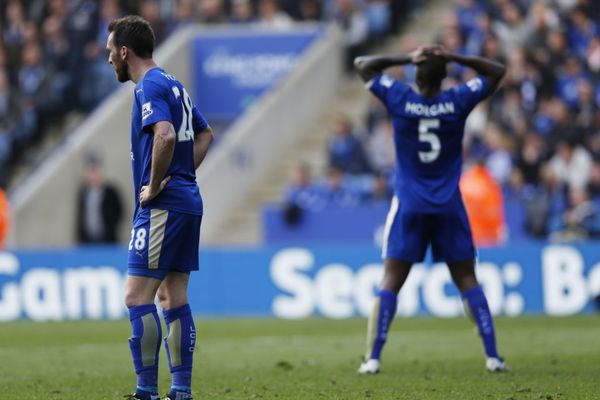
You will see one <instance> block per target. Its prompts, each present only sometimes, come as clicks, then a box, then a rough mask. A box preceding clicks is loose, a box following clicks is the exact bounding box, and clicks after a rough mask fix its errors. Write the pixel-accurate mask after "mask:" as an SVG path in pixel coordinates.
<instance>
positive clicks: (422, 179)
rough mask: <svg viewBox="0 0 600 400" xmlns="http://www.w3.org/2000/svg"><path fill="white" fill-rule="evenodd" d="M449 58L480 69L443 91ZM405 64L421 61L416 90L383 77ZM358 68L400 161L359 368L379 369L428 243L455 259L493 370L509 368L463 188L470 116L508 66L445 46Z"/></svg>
mask: <svg viewBox="0 0 600 400" xmlns="http://www.w3.org/2000/svg"><path fill="white" fill-rule="evenodd" d="M449 62H456V63H459V64H462V65H463V66H466V67H469V68H471V69H473V70H474V71H475V72H476V73H477V77H475V78H474V79H472V80H470V81H468V82H465V83H462V84H459V85H457V86H455V87H452V88H450V89H448V90H444V91H442V89H441V86H442V81H443V80H444V78H445V77H446V64H447V63H449ZM405 64H415V65H416V66H417V73H416V86H417V89H416V90H414V89H413V88H411V87H410V86H408V85H406V84H404V83H401V82H399V81H397V80H395V79H393V78H391V77H390V76H388V75H385V74H384V70H385V69H387V68H389V67H393V66H397V65H405ZM355 66H356V68H357V70H358V72H359V74H360V76H361V77H362V79H363V80H364V81H365V82H367V87H368V88H369V89H370V90H371V92H372V93H373V94H374V95H375V96H376V97H377V98H379V99H380V100H381V101H382V102H383V104H384V105H385V106H386V108H387V110H388V112H389V114H390V115H391V117H392V120H393V125H394V143H395V149H396V158H397V165H396V182H395V185H394V186H395V187H394V192H395V193H394V198H393V200H392V205H391V207H390V211H389V214H388V217H387V220H386V224H385V230H384V244H383V257H384V276H383V281H382V282H381V285H380V290H379V292H378V295H377V297H376V301H375V305H374V308H373V312H372V314H371V316H370V318H369V329H368V334H367V342H368V349H367V354H366V356H365V360H364V362H363V363H362V364H361V366H360V368H359V370H358V372H359V373H361V374H373V373H378V372H379V369H380V356H381V350H382V348H383V345H384V343H385V341H386V337H387V333H388V330H389V328H390V325H391V323H392V320H393V318H394V315H395V313H396V305H397V296H398V292H399V291H400V288H401V287H402V285H403V284H404V282H405V281H406V278H407V277H408V273H409V271H410V268H411V266H412V265H413V264H414V263H418V262H422V261H423V260H424V257H425V253H426V250H427V248H428V247H429V246H431V252H432V256H433V260H434V261H435V262H446V263H447V264H448V267H449V270H450V274H451V276H452V280H453V281H454V283H455V284H456V286H457V287H458V289H459V290H460V292H461V295H462V298H463V300H464V303H465V305H466V306H467V311H468V313H469V314H470V316H471V317H472V318H473V319H474V321H475V322H476V324H477V328H478V331H479V335H480V337H481V339H482V341H483V346H484V349H485V354H486V368H487V369H488V370H489V371H494V372H496V371H507V370H508V367H507V365H506V363H505V362H504V360H503V359H502V358H501V357H500V356H499V354H498V352H497V350H496V338H495V332H494V325H493V321H492V315H491V313H490V309H489V307H488V303H487V300H486V297H485V295H484V293H483V291H482V289H481V287H480V286H479V284H478V282H477V278H476V277H475V258H476V253H475V248H474V245H473V239H472V237H471V229H470V227H469V221H468V219H467V214H466V211H465V207H464V205H463V201H462V197H461V193H460V190H459V179H460V175H461V169H462V141H463V132H464V126H465V120H466V119H467V116H468V115H469V113H470V112H471V110H472V109H473V108H474V107H475V106H476V105H477V103H479V102H480V101H482V100H483V99H484V98H486V97H487V96H489V95H490V94H492V93H493V92H494V90H496V88H497V87H498V85H499V83H500V81H501V79H502V77H503V76H504V73H505V67H504V66H503V65H501V64H499V63H497V62H495V61H492V60H488V59H485V58H481V57H469V56H462V55H458V54H454V53H449V52H447V51H446V50H445V49H443V48H442V47H439V46H429V47H420V48H418V49H416V50H415V51H413V52H411V53H410V54H408V55H398V56H386V55H376V56H363V57H358V58H357V59H356V60H355Z"/></svg>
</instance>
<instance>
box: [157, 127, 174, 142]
mask: <svg viewBox="0 0 600 400" xmlns="http://www.w3.org/2000/svg"><path fill="white" fill-rule="evenodd" d="M159 136H160V138H161V139H162V141H163V142H164V144H165V145H167V146H174V145H175V142H176V141H177V134H176V133H175V130H174V129H173V127H170V129H167V130H164V131H161V132H160V134H159Z"/></svg>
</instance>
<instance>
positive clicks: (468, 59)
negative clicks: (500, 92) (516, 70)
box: [432, 47, 506, 93]
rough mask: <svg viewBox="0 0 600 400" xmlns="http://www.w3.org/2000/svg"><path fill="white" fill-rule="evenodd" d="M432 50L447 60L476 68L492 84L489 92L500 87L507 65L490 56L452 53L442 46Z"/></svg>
mask: <svg viewBox="0 0 600 400" xmlns="http://www.w3.org/2000/svg"><path fill="white" fill-rule="evenodd" d="M432 52H433V54H435V55H438V56H441V57H443V58H444V59H445V60H446V61H447V62H457V63H459V64H462V65H464V66H467V67H469V68H472V69H474V70H475V71H476V72H477V73H478V74H479V75H482V76H483V77H485V78H486V79H487V81H488V83H489V85H490V91H489V93H492V92H494V91H495V90H496V88H498V85H499V84H500V81H501V80H502V78H503V77H504V74H505V73H506V67H505V66H504V65H503V64H500V63H499V62H497V61H494V60H490V59H488V58H483V57H477V56H463V55H460V54H456V53H450V52H447V51H446V50H445V49H444V48H442V47H436V48H435V49H433V50H432Z"/></svg>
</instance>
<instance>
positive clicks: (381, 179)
mask: <svg viewBox="0 0 600 400" xmlns="http://www.w3.org/2000/svg"><path fill="white" fill-rule="evenodd" d="M393 196H394V193H393V191H392V188H391V187H390V185H389V184H388V181H387V177H386V176H385V175H384V174H375V175H374V176H373V179H372V181H371V191H370V192H369V193H367V195H366V196H365V198H364V199H363V200H364V201H366V202H370V203H374V202H381V203H384V204H385V205H388V204H389V203H390V201H391V200H392V197H393Z"/></svg>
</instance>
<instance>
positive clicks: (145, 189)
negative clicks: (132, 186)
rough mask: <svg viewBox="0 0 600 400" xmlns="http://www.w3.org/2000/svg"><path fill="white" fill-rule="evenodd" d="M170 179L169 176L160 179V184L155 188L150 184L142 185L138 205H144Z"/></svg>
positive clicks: (161, 189) (156, 194) (160, 190)
mask: <svg viewBox="0 0 600 400" xmlns="http://www.w3.org/2000/svg"><path fill="white" fill-rule="evenodd" d="M170 180H171V177H170V176H167V177H166V178H165V179H163V180H162V182H160V185H159V186H158V187H156V188H155V187H152V186H151V185H148V186H142V189H141V190H140V205H141V206H142V207H144V206H145V205H146V203H148V202H149V201H150V200H152V199H153V198H155V197H156V196H158V195H159V194H160V192H162V191H163V189H164V188H165V186H166V185H167V183H169V181H170Z"/></svg>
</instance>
